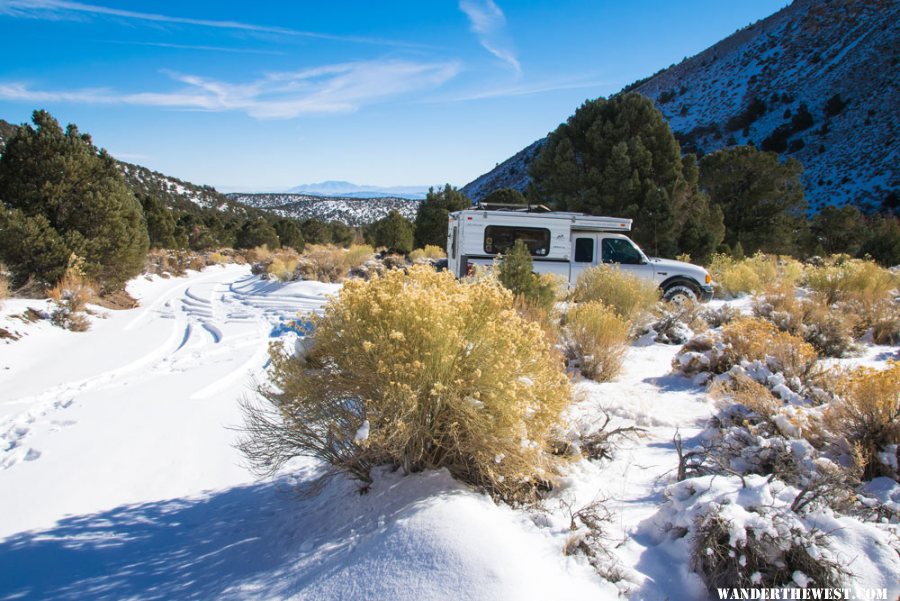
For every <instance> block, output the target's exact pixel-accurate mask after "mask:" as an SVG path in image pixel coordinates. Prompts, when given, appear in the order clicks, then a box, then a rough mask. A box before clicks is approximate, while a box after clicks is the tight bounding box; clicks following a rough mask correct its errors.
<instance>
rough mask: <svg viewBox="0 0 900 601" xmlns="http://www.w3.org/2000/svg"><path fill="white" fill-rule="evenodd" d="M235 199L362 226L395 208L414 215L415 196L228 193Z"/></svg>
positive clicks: (269, 210)
mask: <svg viewBox="0 0 900 601" xmlns="http://www.w3.org/2000/svg"><path fill="white" fill-rule="evenodd" d="M228 198H229V200H230V201H232V202H236V203H239V204H241V205H245V206H248V207H252V208H254V209H259V210H261V211H265V212H267V213H273V214H275V215H278V216H280V217H290V218H293V219H301V220H302V219H318V220H320V221H340V222H342V223H344V224H346V225H350V226H363V225H368V224H369V223H372V222H373V221H377V220H379V219H381V218H382V217H385V216H387V214H388V213H389V212H390V211H398V212H399V213H400V214H401V215H403V216H404V217H406V218H407V219H409V220H413V219H415V217H416V211H417V210H418V208H419V202H420V201H418V200H410V199H408V198H394V197H385V198H350V197H322V196H313V195H311V194H241V193H234V194H228Z"/></svg>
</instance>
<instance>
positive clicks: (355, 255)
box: [347, 244, 375, 269]
mask: <svg viewBox="0 0 900 601" xmlns="http://www.w3.org/2000/svg"><path fill="white" fill-rule="evenodd" d="M374 256H375V249H374V248H372V247H371V246H370V245H368V244H351V245H350V248H348V249H347V265H348V267H349V268H350V269H359V267H360V266H362V265H363V264H364V263H365V262H366V261H369V260H370V259H371V258H372V257H374Z"/></svg>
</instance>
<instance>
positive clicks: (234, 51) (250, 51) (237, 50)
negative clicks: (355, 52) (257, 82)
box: [100, 40, 286, 56]
mask: <svg viewBox="0 0 900 601" xmlns="http://www.w3.org/2000/svg"><path fill="white" fill-rule="evenodd" d="M100 41H101V42H102V43H104V44H121V45H125V46H149V47H151V48H172V49H175V50H203V51H208V52H227V53H232V54H269V55H277V56H284V55H285V54H286V53H285V52H282V51H280V50H264V49H260V48H228V47H225V46H200V45H195V44H169V43H165V42H136V41H131V40H100Z"/></svg>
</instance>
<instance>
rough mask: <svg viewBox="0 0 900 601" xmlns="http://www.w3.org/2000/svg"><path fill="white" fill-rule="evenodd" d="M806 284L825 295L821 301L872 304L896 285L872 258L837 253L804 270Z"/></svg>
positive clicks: (892, 278)
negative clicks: (865, 258)
mask: <svg viewBox="0 0 900 601" xmlns="http://www.w3.org/2000/svg"><path fill="white" fill-rule="evenodd" d="M805 280H806V285H807V286H808V287H809V288H810V289H811V290H813V291H814V292H817V293H819V294H821V295H823V296H824V297H825V302H827V303H828V304H833V303H836V302H838V301H858V302H862V303H873V302H878V301H882V300H884V299H886V298H889V297H890V295H891V292H892V291H894V290H896V288H897V278H896V276H895V275H894V274H893V273H891V272H890V271H888V270H887V269H884V268H883V267H880V266H879V265H878V264H877V263H875V262H874V261H868V260H862V259H850V258H848V257H846V256H845V255H837V256H835V257H832V258H831V259H829V260H828V261H827V262H826V263H825V264H824V265H821V266H810V267H808V268H807V269H806V274H805Z"/></svg>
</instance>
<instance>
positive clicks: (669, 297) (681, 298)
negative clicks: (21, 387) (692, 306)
mask: <svg viewBox="0 0 900 601" xmlns="http://www.w3.org/2000/svg"><path fill="white" fill-rule="evenodd" d="M699 297H700V295H699V294H698V293H697V291H696V290H695V289H694V288H693V287H692V286H689V285H688V284H675V285H674V286H669V287H668V288H666V289H665V290H664V291H663V300H666V301H668V302H670V303H672V304H675V305H685V304H688V303H696V302H697V301H698V299H699Z"/></svg>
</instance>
